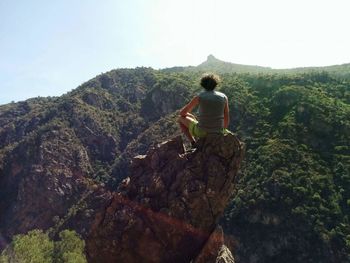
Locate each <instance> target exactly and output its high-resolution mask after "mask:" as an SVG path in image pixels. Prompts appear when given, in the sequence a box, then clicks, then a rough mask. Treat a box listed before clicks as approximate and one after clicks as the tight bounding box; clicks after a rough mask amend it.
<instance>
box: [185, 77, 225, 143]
mask: <svg viewBox="0 0 350 263" xmlns="http://www.w3.org/2000/svg"><path fill="white" fill-rule="evenodd" d="M200 84H201V86H202V87H203V88H204V91H202V92H201V93H199V94H198V95H197V96H195V97H194V98H192V100H191V101H190V102H189V103H188V104H187V105H186V106H185V107H183V108H182V109H181V110H180V116H179V118H178V123H179V125H180V128H181V130H182V131H183V133H184V134H185V135H186V137H187V138H188V139H189V140H190V142H191V144H192V145H194V144H195V142H196V140H195V138H203V137H205V136H207V134H208V133H219V134H220V133H221V134H225V133H227V132H229V131H228V130H227V127H228V123H229V108H228V99H227V96H226V95H225V94H224V93H222V92H218V91H215V90H214V89H215V88H216V86H217V85H218V84H219V77H218V76H217V75H214V74H205V75H203V76H202V78H201V80H200ZM197 105H199V117H198V121H197V119H196V117H195V116H194V115H193V114H191V113H190V112H191V111H192V110H193V109H194V108H195V107H196V106H197Z"/></svg>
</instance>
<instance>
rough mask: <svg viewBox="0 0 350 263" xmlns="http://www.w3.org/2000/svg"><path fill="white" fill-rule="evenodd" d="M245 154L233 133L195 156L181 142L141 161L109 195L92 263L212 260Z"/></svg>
mask: <svg viewBox="0 0 350 263" xmlns="http://www.w3.org/2000/svg"><path fill="white" fill-rule="evenodd" d="M243 152H244V145H243V144H242V143H241V142H240V141H239V140H238V139H237V138H236V137H235V136H234V135H231V134H228V135H225V136H222V135H210V136H208V137H206V138H204V139H201V140H199V141H198V143H197V147H196V149H191V150H188V151H186V150H185V148H184V145H183V142H182V139H181V137H175V138H174V139H171V140H169V141H166V142H163V143H161V144H158V145H157V146H155V147H153V148H151V149H150V150H149V151H148V152H147V154H146V155H139V156H136V157H135V158H134V159H133V161H132V164H131V172H130V176H129V177H127V178H126V179H124V181H123V182H122V183H121V184H120V185H119V188H118V191H117V192H114V193H110V194H108V195H104V197H103V198H105V199H104V202H103V203H104V205H102V206H101V209H100V210H99V211H97V212H96V214H95V216H94V220H93V222H92V226H91V229H90V233H89V235H88V236H87V238H86V244H87V253H88V257H89V261H90V262H128V263H133V262H145V263H147V262H174V263H175V262H177V263H178V262H190V261H191V260H195V259H196V258H197V259H196V262H209V261H205V260H202V261H200V259H199V258H200V257H199V256H198V255H199V254H200V252H201V251H202V252H203V250H202V249H203V247H205V244H206V242H207V241H208V239H209V237H212V236H213V233H215V231H214V229H215V228H216V226H217V222H218V219H219V218H220V216H221V215H222V214H223V212H224V209H225V207H226V205H227V203H228V201H229V199H230V198H231V195H232V190H233V187H234V182H235V178H236V175H237V172H238V170H239V166H240V163H241V161H242V158H243ZM100 204H101V203H100ZM214 239H215V238H214ZM217 252H218V254H219V252H220V251H217ZM211 253H212V254H213V252H211ZM215 253H216V252H214V254H215ZM209 254H210V253H209Z"/></svg>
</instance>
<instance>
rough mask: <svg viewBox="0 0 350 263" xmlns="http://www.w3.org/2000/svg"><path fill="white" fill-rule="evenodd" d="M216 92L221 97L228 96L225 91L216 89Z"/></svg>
mask: <svg viewBox="0 0 350 263" xmlns="http://www.w3.org/2000/svg"><path fill="white" fill-rule="evenodd" d="M215 94H216V95H218V96H220V97H223V98H227V96H226V94H225V93H223V92H220V91H215Z"/></svg>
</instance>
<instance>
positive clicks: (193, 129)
mask: <svg viewBox="0 0 350 263" xmlns="http://www.w3.org/2000/svg"><path fill="white" fill-rule="evenodd" d="M188 130H189V132H190V134H191V135H192V136H193V137H196V138H203V137H205V136H207V135H208V133H207V132H206V131H203V130H202V129H201V128H199V127H198V121H192V122H191V123H190V125H189V126H188ZM221 133H222V134H228V133H230V134H233V133H232V132H231V131H229V130H228V129H225V128H223V129H222V132H221Z"/></svg>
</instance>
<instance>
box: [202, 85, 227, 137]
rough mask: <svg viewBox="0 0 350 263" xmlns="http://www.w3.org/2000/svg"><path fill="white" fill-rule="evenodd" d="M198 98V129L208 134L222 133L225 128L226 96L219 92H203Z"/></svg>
mask: <svg viewBox="0 0 350 263" xmlns="http://www.w3.org/2000/svg"><path fill="white" fill-rule="evenodd" d="M198 97H199V117H198V127H199V128H201V129H202V130H204V131H206V132H208V133H220V132H221V131H222V129H223V128H224V108H225V103H226V100H227V97H226V95H225V94H224V93H222V92H218V91H203V92H201V93H200V94H199V95H198Z"/></svg>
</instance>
